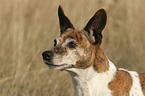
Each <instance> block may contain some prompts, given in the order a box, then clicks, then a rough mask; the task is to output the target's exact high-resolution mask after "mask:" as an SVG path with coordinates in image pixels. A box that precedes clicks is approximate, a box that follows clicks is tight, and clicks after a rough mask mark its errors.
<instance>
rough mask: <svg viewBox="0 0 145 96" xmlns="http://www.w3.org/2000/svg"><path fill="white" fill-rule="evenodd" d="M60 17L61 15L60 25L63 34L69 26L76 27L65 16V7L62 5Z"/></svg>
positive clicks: (59, 9) (59, 12)
mask: <svg viewBox="0 0 145 96" xmlns="http://www.w3.org/2000/svg"><path fill="white" fill-rule="evenodd" d="M58 17H59V25H60V32H61V34H62V33H63V32H64V31H66V30H67V29H68V28H72V29H74V26H73V25H72V23H71V22H70V20H69V19H68V18H67V17H66V16H65V14H64V12H63V9H62V7H61V6H59V7H58Z"/></svg>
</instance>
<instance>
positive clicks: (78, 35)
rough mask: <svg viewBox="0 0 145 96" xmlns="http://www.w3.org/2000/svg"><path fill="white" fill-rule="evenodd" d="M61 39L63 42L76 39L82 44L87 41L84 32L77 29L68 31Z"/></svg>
mask: <svg viewBox="0 0 145 96" xmlns="http://www.w3.org/2000/svg"><path fill="white" fill-rule="evenodd" d="M60 37H61V39H62V42H64V41H65V40H66V39H68V38H70V39H74V40H75V41H77V42H81V41H82V40H84V39H85V35H84V31H82V30H76V29H68V30H67V31H66V32H64V33H63V34H62V35H61V36H60Z"/></svg>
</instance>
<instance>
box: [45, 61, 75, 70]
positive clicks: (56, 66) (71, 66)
mask: <svg viewBox="0 0 145 96" xmlns="http://www.w3.org/2000/svg"><path fill="white" fill-rule="evenodd" d="M44 63H45V64H46V65H48V67H49V68H50V69H59V70H60V71H64V70H67V69H70V68H73V67H74V66H73V65H69V66H68V64H61V65H55V64H53V63H52V62H50V61H45V60H44Z"/></svg>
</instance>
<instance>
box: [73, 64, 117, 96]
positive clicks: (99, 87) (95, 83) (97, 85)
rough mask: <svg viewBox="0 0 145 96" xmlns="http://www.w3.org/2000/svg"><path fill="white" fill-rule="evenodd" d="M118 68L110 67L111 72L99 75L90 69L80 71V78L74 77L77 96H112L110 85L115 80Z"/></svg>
mask: <svg viewBox="0 0 145 96" xmlns="http://www.w3.org/2000/svg"><path fill="white" fill-rule="evenodd" d="M115 71H116V68H115V66H112V65H111V67H110V69H109V71H107V72H104V73H97V72H95V71H94V70H93V68H90V69H88V70H85V71H84V72H83V71H82V70H80V72H81V73H79V76H73V75H71V76H72V81H73V85H74V89H75V93H76V96H112V95H111V90H110V89H109V88H108V83H109V82H110V81H111V80H112V79H113V77H114V74H115Z"/></svg>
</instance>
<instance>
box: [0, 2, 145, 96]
mask: <svg viewBox="0 0 145 96" xmlns="http://www.w3.org/2000/svg"><path fill="white" fill-rule="evenodd" d="M59 5H62V7H63V9H64V11H65V14H66V15H67V16H68V17H69V18H70V19H71V21H72V23H73V24H74V26H75V27H76V28H77V29H82V28H83V27H84V26H85V25H86V24H87V22H88V20H89V19H90V18H91V17H92V16H93V15H94V14H95V12H96V11H97V10H98V9H99V8H104V9H106V11H107V15H108V20H107V25H106V27H105V29H104V31H103V36H104V38H103V43H102V48H103V50H104V51H105V53H106V55H107V56H108V58H109V59H110V60H111V61H112V62H113V63H114V64H115V65H116V66H117V67H123V68H126V69H129V70H135V71H138V72H145V19H144V18H145V8H144V6H145V0H60V1H58V0H23V1H22V0H0V96H74V90H73V86H72V82H71V77H70V76H69V74H68V73H67V72H61V71H59V70H50V69H48V68H47V66H46V65H45V64H44V63H43V61H42V57H41V53H42V52H43V51H44V50H46V49H49V48H51V47H52V46H53V40H54V38H56V37H58V36H59V26H58V25H59V24H58V17H57V8H58V6H59Z"/></svg>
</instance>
